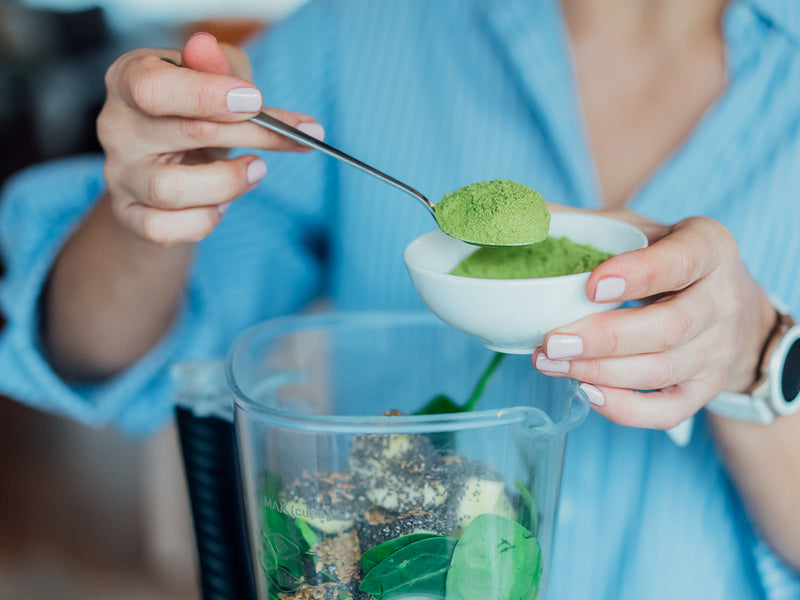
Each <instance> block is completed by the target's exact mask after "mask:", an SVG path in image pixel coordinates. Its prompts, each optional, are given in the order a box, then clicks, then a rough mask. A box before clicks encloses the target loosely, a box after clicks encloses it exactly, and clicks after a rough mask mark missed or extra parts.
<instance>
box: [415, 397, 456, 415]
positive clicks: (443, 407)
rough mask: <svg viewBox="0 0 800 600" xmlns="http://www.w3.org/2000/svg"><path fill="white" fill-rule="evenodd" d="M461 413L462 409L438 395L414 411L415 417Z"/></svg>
mask: <svg viewBox="0 0 800 600" xmlns="http://www.w3.org/2000/svg"><path fill="white" fill-rule="evenodd" d="M457 412H463V411H462V408H461V407H460V406H459V405H458V404H456V403H455V402H453V401H452V400H451V399H450V398H448V397H447V396H443V395H439V396H436V397H435V398H434V399H433V400H431V401H430V402H428V403H427V404H426V405H425V406H423V407H422V408H420V409H419V410H418V411H416V412H415V413H414V414H415V415H443V414H447V413H457Z"/></svg>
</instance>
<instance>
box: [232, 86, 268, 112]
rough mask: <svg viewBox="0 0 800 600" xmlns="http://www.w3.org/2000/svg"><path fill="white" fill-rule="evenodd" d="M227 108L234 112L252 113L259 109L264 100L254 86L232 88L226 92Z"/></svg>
mask: <svg viewBox="0 0 800 600" xmlns="http://www.w3.org/2000/svg"><path fill="white" fill-rule="evenodd" d="M227 98H228V110H229V111H231V112H235V113H252V112H258V111H260V110H261V107H262V106H263V105H264V100H263V99H262V98H261V92H259V91H258V90H257V89H256V88H249V87H247V88H234V89H232V90H231V91H230V92H228V97H227Z"/></svg>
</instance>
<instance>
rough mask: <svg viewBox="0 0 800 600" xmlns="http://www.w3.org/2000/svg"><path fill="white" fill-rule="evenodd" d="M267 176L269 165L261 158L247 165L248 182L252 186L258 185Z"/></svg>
mask: <svg viewBox="0 0 800 600" xmlns="http://www.w3.org/2000/svg"><path fill="white" fill-rule="evenodd" d="M266 174H267V163H265V162H264V161H263V160H261V159H260V158H257V159H255V160H254V161H253V162H251V163H250V164H249V165H247V182H248V183H250V184H253V183H258V182H259V181H261V180H262V179H264V177H265V176H266Z"/></svg>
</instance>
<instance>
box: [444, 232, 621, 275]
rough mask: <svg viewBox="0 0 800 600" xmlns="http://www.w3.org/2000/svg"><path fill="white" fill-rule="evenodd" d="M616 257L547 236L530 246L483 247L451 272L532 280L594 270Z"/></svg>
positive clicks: (592, 248)
mask: <svg viewBox="0 0 800 600" xmlns="http://www.w3.org/2000/svg"><path fill="white" fill-rule="evenodd" d="M611 256H613V255H612V254H608V253H607V252H602V251H600V250H598V249H597V248H595V247H594V246H590V245H589V244H576V243H575V242H573V241H572V240H570V239H569V238H566V237H560V238H553V237H548V238H547V239H546V240H544V241H543V242H540V243H538V244H533V245H531V246H509V247H498V248H481V249H480V250H478V251H476V252H473V253H472V254H471V255H469V256H468V257H467V258H465V259H464V260H463V261H461V263H459V265H458V266H457V267H456V268H455V269H453V270H452V271H451V274H453V275H461V276H462V277H480V278H483V279H529V278H533V277H555V276H557V275H571V274H573V273H584V272H586V271H591V270H592V269H594V268H595V267H596V266H597V265H599V264H600V263H601V262H603V261H604V260H606V259H607V258H610V257H611Z"/></svg>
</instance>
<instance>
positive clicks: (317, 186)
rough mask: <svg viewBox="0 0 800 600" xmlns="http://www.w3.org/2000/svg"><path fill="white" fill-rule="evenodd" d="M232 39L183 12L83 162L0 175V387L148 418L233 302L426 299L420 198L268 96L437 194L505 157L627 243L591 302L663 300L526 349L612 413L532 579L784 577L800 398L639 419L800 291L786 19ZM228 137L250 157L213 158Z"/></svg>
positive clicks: (663, 411) (309, 31)
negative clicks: (169, 40)
mask: <svg viewBox="0 0 800 600" xmlns="http://www.w3.org/2000/svg"><path fill="white" fill-rule="evenodd" d="M250 55H251V58H252V61H253V68H254V69H255V70H254V73H253V77H252V81H253V83H250V80H251V76H250V66H249V63H248V61H247V59H245V58H244V55H243V54H242V53H240V52H238V51H236V50H234V49H232V48H227V47H220V46H219V45H217V43H216V41H215V40H214V39H213V38H212V37H210V36H208V35H206V34H198V35H195V36H194V37H193V38H192V39H191V40H189V42H188V43H187V45H186V46H185V47H184V48H183V50H182V51H177V50H174V51H173V50H152V49H143V50H137V51H134V52H131V53H128V54H126V55H124V56H123V57H121V58H120V59H119V60H117V61H116V62H115V63H114V65H112V67H111V68H110V69H109V71H108V75H107V85H108V98H107V101H106V104H105V106H104V109H103V112H102V114H101V116H100V119H99V121H98V134H99V137H100V141H101V143H102V145H103V147H104V149H105V160H104V162H103V163H101V162H99V161H96V160H90V161H84V162H80V163H79V162H71V163H69V164H68V165H61V166H55V167H50V168H48V169H47V170H44V171H39V172H35V173H34V174H32V175H28V177H27V178H26V177H25V176H23V177H22V178H21V179H20V180H18V181H17V183H16V184H15V185H12V186H11V187H10V189H9V190H8V193H7V197H6V200H5V201H4V210H5V214H4V216H3V227H5V228H6V229H7V231H6V232H4V233H5V235H9V234H10V232H13V233H14V238H13V248H12V244H11V242H8V243H7V244H6V253H7V254H8V261H9V264H10V268H9V275H8V281H7V289H6V293H5V302H6V304H5V309H6V310H7V312H8V313H9V319H10V323H11V325H10V326H9V329H8V330H7V331H6V332H5V333H4V338H3V340H2V346H0V359H1V360H2V361H3V363H2V364H3V365H4V367H3V373H4V374H3V384H4V388H6V389H5V390H4V391H7V392H8V393H10V394H13V395H15V396H17V397H23V398H26V399H28V400H29V401H31V402H33V403H38V404H40V405H42V406H48V407H49V408H53V409H56V410H62V411H66V412H69V413H70V414H72V415H75V416H77V417H79V418H82V419H84V420H86V421H89V422H95V423H98V422H104V421H108V420H115V421H116V422H117V423H119V424H120V425H121V426H122V427H124V428H127V429H129V430H148V429H150V428H152V427H153V426H155V425H156V424H157V423H159V422H161V421H162V420H163V419H165V418H166V416H167V415H168V414H169V410H170V407H169V402H168V399H169V393H168V391H167V387H166V385H167V384H166V381H165V379H166V377H165V369H166V366H167V365H168V364H170V363H171V362H172V361H174V360H176V359H177V358H192V357H205V356H214V355H219V354H220V353H221V352H222V351H223V350H224V348H225V347H226V346H227V345H228V343H229V342H230V340H231V338H232V336H233V335H235V334H236V333H238V332H239V331H241V330H242V329H243V328H244V327H246V326H247V325H250V324H252V323H253V322H255V321H258V320H262V319H264V318H267V317H271V316H275V315H278V314H283V313H286V312H290V311H295V310H298V309H300V308H301V307H302V306H303V305H304V304H306V303H307V302H309V301H311V300H312V299H313V298H315V297H317V296H319V295H321V294H322V295H327V296H329V297H330V298H331V299H332V301H333V303H334V305H335V306H336V307H337V308H341V309H355V308H392V309H400V308H420V307H421V304H420V301H419V299H418V298H417V297H416V295H415V294H414V292H413V289H412V288H411V286H410V284H409V282H408V280H407V277H406V275H405V273H404V272H403V266H402V262H401V259H400V256H401V252H402V248H403V247H404V246H405V244H406V243H407V242H408V241H410V240H411V239H412V238H413V237H414V236H415V235H416V234H418V233H421V232H422V231H425V230H427V229H430V227H431V222H430V221H429V216H428V215H426V214H425V212H424V211H422V210H420V209H419V207H417V206H416V205H415V204H414V203H412V202H410V201H409V200H407V199H406V198H404V197H402V196H400V195H399V194H398V193H395V192H394V191H392V190H389V189H388V188H386V187H385V186H382V184H380V183H377V182H375V181H372V180H371V179H370V178H367V177H364V176H363V175H362V174H359V173H357V172H355V171H353V170H348V169H347V168H346V167H342V166H341V165H339V164H334V163H333V162H331V161H329V160H327V159H326V158H325V157H323V156H320V155H318V154H317V153H311V154H307V155H297V154H296V153H299V152H303V148H301V147H299V146H298V145H296V144H294V143H293V142H290V141H287V140H286V139H283V138H281V137H279V136H276V135H274V134H272V133H270V132H268V131H266V130H263V129H260V128H258V127H256V126H254V125H252V124H250V123H247V122H246V121H247V119H248V118H249V117H251V116H252V115H253V114H254V113H256V112H257V111H258V110H260V109H261V107H262V105H266V106H275V107H282V108H291V109H292V110H296V111H302V112H285V111H282V110H278V109H275V108H269V109H265V110H266V111H267V112H269V113H270V114H273V115H275V116H278V117H279V118H281V119H283V120H285V121H287V122H288V123H290V124H292V125H295V126H297V127H299V128H301V129H303V130H305V131H306V132H308V133H310V134H311V135H315V136H317V137H322V136H323V135H324V133H323V127H322V125H320V123H322V124H324V126H325V128H326V129H327V135H328V137H329V139H330V141H331V142H332V143H334V145H337V146H339V147H341V148H343V149H346V150H347V151H348V152H349V153H352V154H353V155H355V156H358V157H360V158H362V159H363V160H365V161H367V162H369V163H371V164H374V165H376V166H377V167H378V168H382V169H384V170H386V171H388V172H390V173H392V174H393V175H394V176H396V177H398V178H399V179H401V180H403V181H407V182H409V183H410V184H411V185H413V186H415V187H417V188H418V189H421V190H423V191H424V192H425V193H426V194H427V195H428V196H429V197H431V198H437V197H441V196H442V195H443V194H444V193H446V192H447V191H450V190H452V189H455V188H457V187H460V186H462V185H466V184H468V183H471V182H473V181H480V180H488V179H496V178H507V179H512V180H516V181H520V182H522V183H526V184H528V185H530V186H531V187H534V188H536V189H538V190H539V191H541V192H542V194H543V195H544V197H545V198H546V199H548V200H549V201H550V202H553V203H555V204H558V205H567V206H572V207H576V208H580V209H602V210H604V211H609V212H612V213H613V214H614V216H617V217H618V218H623V219H626V220H629V221H631V222H634V223H636V224H637V225H639V226H640V227H641V228H642V229H643V230H644V231H645V232H646V233H647V234H648V237H649V238H650V241H651V246H650V247H649V248H648V249H645V250H643V251H641V252H637V253H631V254H626V255H621V256H618V257H615V258H612V259H611V260H609V261H607V262H606V263H604V264H603V265H601V266H600V267H598V268H597V269H595V271H594V272H593V273H592V275H591V277H590V279H589V282H588V285H587V295H588V296H589V298H591V299H593V300H594V301H597V302H603V301H610V300H636V299H643V298H652V297H656V298H658V299H657V300H656V301H655V302H652V303H650V304H647V305H645V306H642V307H639V308H635V309H626V310H619V311H612V312H610V313H603V314H601V315H598V316H592V317H588V318H586V319H583V320H581V321H578V322H576V323H573V324H570V325H568V326H566V327H563V328H560V329H559V330H558V331H554V332H551V333H550V334H549V335H548V337H547V339H546V341H545V344H544V346H543V347H542V348H540V349H539V350H538V351H537V353H536V354H535V355H534V358H533V362H534V365H535V366H536V368H538V369H539V370H540V371H541V372H543V373H546V374H549V375H553V376H569V377H574V378H576V379H578V380H580V381H581V382H583V383H582V385H583V386H584V389H585V390H586V392H587V394H588V395H589V397H590V398H592V401H593V405H594V408H595V411H596V413H598V415H602V417H605V419H603V418H601V417H599V416H597V415H595V416H592V417H591V418H590V419H589V420H588V421H587V423H586V424H585V425H584V426H582V427H581V428H579V430H577V431H576V432H575V433H574V434H573V435H572V437H571V442H570V445H569V448H568V450H567V456H566V460H565V471H564V482H563V491H562V505H561V512H560V516H559V524H558V537H557V539H558V546H557V549H556V556H555V558H554V561H553V566H552V569H553V571H552V585H551V594H552V597H554V598H609V599H611V598H613V599H624V598H636V599H640V598H704V599H705V598H720V599H723V598H724V599H730V598H761V597H765V594H767V595H766V597H773V598H779V597H780V598H790V597H791V598H794V597H800V583H798V582H797V579H795V578H794V577H795V576H793V575H792V570H800V520H798V519H797V517H796V515H795V512H794V510H793V509H794V507H795V506H796V505H797V504H798V502H800V453H798V452H797V451H796V450H797V446H796V445H797V441H796V440H797V439H798V434H800V415H794V416H785V417H779V418H777V419H776V420H775V421H774V422H773V423H772V424H770V425H766V426H765V425H756V424H752V423H743V422H738V421H735V420H731V419H728V418H725V417H721V416H716V415H713V414H711V413H706V412H705V411H704V412H702V413H698V416H699V417H700V418H699V420H698V422H697V424H696V427H695V433H694V438H693V440H692V443H691V445H690V446H689V447H688V448H685V449H680V448H677V447H675V446H674V445H673V444H671V442H669V440H668V439H667V438H666V437H665V436H664V435H663V433H662V432H659V431H656V430H657V429H666V428H670V427H673V426H675V425H677V424H679V423H681V422H682V421H684V420H685V419H686V418H687V417H689V416H691V415H693V414H695V413H697V411H699V410H700V409H701V408H703V407H704V406H705V405H707V404H708V403H709V402H710V401H711V400H712V399H714V398H715V397H716V396H717V395H718V394H719V393H720V392H722V391H728V392H745V391H746V390H748V389H749V387H750V386H751V385H752V384H753V382H754V380H755V378H756V372H757V368H758V365H759V363H760V360H761V354H762V350H763V348H764V347H765V345H766V343H767V341H768V340H769V339H770V337H771V332H772V331H773V329H774V326H775V323H776V319H777V312H776V309H775V308H774V307H773V305H772V304H771V302H770V300H769V299H768V297H767V293H766V292H769V293H770V294H772V295H774V296H775V297H777V298H779V299H780V300H781V301H782V302H783V303H785V304H787V305H789V307H790V310H791V311H792V312H794V313H795V314H798V313H799V312H800V291H799V290H798V286H797V285H796V283H795V279H796V273H797V271H798V268H799V267H800V246H798V241H797V239H798V237H797V235H796V232H795V228H796V225H797V223H798V222H800V202H798V194H800V175H799V174H798V173H800V169H797V168H796V165H797V164H798V163H799V162H800V103H798V101H797V97H796V96H797V94H796V90H797V89H798V86H799V85H800V14H798V11H797V10H796V9H794V8H791V6H790V5H788V4H787V3H785V2H781V1H780V0H751V1H750V2H732V3H730V4H728V2H726V1H724V0H705V1H704V2H697V1H696V0H682V1H676V0H671V1H667V0H652V1H650V2H647V3H642V2H631V1H629V0H605V1H604V2H598V1H597V0H563V1H562V2H561V4H560V5H559V4H558V3H556V2H554V0H541V1H536V2H531V1H526V0H495V1H492V2H488V1H483V0H470V1H468V2H466V1H464V0H458V1H456V0H450V1H442V2H437V3H416V2H408V1H407V0H391V1H389V0H385V1H384V2H380V3H376V2H367V1H366V0H364V1H359V0H352V1H340V2H312V3H311V4H310V5H309V6H308V7H306V8H305V9H303V10H301V11H300V12H298V13H297V14H296V15H294V16H293V17H292V18H290V19H289V20H288V21H287V22H285V23H283V24H282V25H281V26H279V27H278V28H277V29H276V30H275V31H274V32H272V33H271V34H270V35H269V36H267V37H266V38H265V39H263V40H259V41H257V42H256V43H254V44H253V45H252V47H251V48H250ZM162 58H167V59H170V60H172V61H173V62H178V61H180V63H181V64H182V65H183V67H184V68H178V67H175V66H174V65H172V64H169V63H168V62H166V61H164V60H161V59H162ZM309 115H313V117H312V116H309ZM233 147H237V148H251V149H256V150H257V151H256V152H252V151H248V152H247V153H245V154H239V155H236V156H235V157H234V158H225V157H224V153H223V152H222V151H220V150H219V148H233ZM263 150H266V151H269V152H268V153H265V152H261V151H263ZM274 152H283V153H284V154H274ZM265 161H269V162H270V175H269V176H266V174H267V171H266V162H265ZM101 169H102V170H103V171H104V175H105V179H104V180H103V179H102V178H101ZM265 176H266V177H265ZM56 186H58V188H56ZM42 198H46V201H43V200H42ZM98 198H99V200H98ZM84 215H85V217H84ZM651 219H652V220H651ZM42 220H44V221H45V223H46V224H47V226H46V227H45V226H43V225H42V222H41V221H42ZM33 221H36V223H33ZM660 223H666V224H668V225H662V224H660ZM43 249H44V251H43ZM740 255H741V258H740ZM748 269H749V271H748ZM751 273H752V274H753V275H751ZM45 282H47V285H46V287H44V285H45ZM42 289H44V291H43V292H41V290H42ZM40 292H41V298H42V303H41V304H40V305H39V304H37V302H36V298H39V297H40ZM40 309H41V316H42V324H43V328H42V338H41V347H40V344H39V337H38V322H39V321H38V319H37V318H36V317H37V315H38V314H39V310H40ZM44 357H46V358H44ZM55 373H58V375H59V376H60V378H61V379H63V380H65V381H68V382H72V383H71V384H65V383H62V381H61V380H60V379H59V377H57V376H56V375H55ZM104 379H107V381H105V383H97V381H100V380H104ZM76 382H77V383H76ZM80 382H94V383H92V384H91V385H89V384H86V383H80ZM635 390H654V391H652V392H650V393H647V394H644V393H642V392H640V391H635ZM617 424H619V425H624V426H629V427H619V426H618V425H617ZM636 428H645V429H636ZM654 429H656V430H654ZM723 465H724V466H723ZM728 477H730V479H731V480H733V482H734V484H735V486H736V487H735V491H734V490H733V489H732V488H731V487H730V486H729V479H728ZM740 503H743V504H744V505H745V506H746V507H747V508H746V511H745V510H743V509H742V506H741V504H740ZM765 542H766V545H765ZM768 547H769V548H771V549H772V551H770V550H768ZM773 552H774V553H773ZM576 564H581V567H580V573H579V574H576V573H575V572H574V571H575V566H574V565H576ZM765 590H766V591H765Z"/></svg>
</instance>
